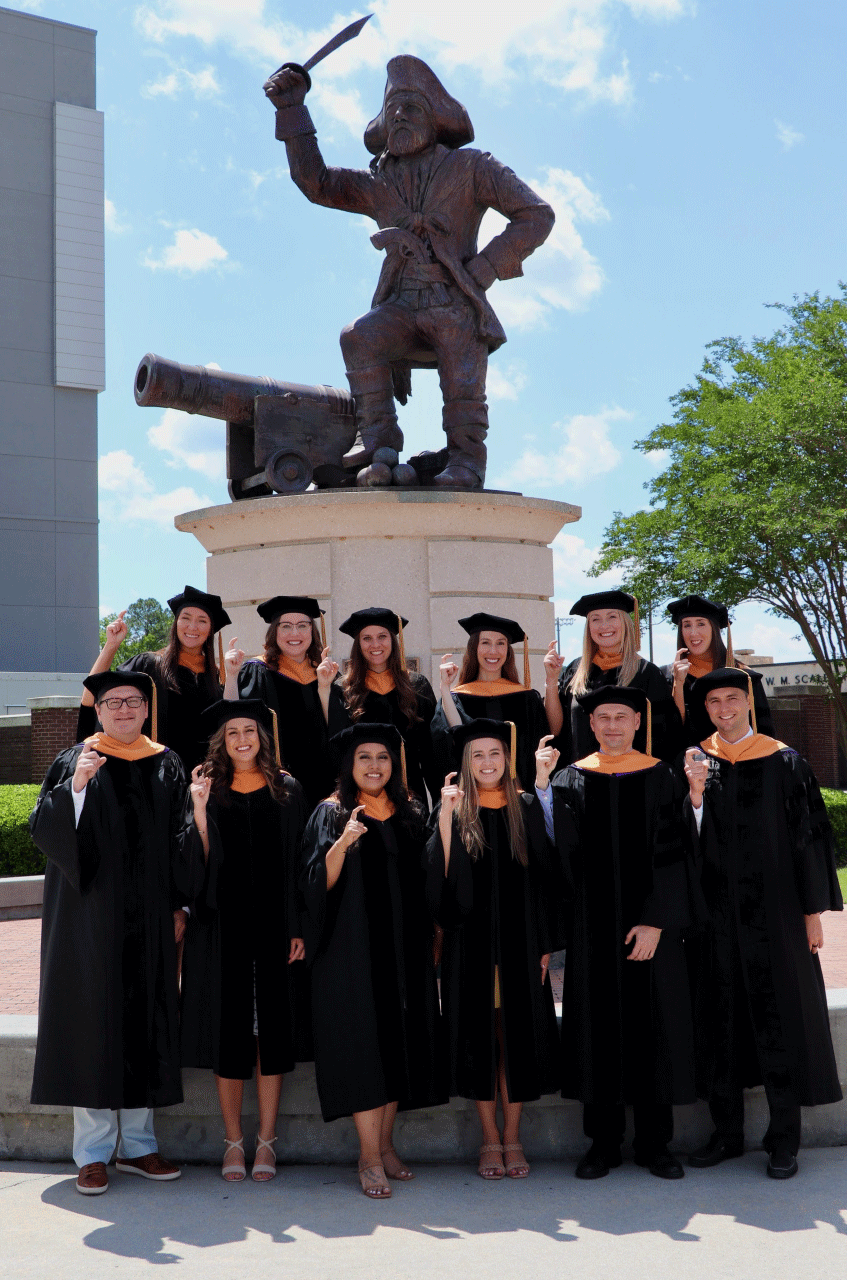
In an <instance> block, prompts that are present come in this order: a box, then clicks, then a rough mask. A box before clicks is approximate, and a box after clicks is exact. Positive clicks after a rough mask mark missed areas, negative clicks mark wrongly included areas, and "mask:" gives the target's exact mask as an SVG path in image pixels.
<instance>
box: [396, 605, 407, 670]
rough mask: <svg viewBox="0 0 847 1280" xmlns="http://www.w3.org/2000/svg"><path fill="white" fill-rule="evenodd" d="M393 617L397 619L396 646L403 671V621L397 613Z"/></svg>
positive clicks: (404, 665)
mask: <svg viewBox="0 0 847 1280" xmlns="http://www.w3.org/2000/svg"><path fill="white" fill-rule="evenodd" d="M394 616H395V618H396V619H397V645H398V647H399V649H400V666H401V667H402V668H403V670H404V671H405V670H406V644H405V641H404V640H403V619H402V618H401V617H400V614H399V613H396V614H395V615H394Z"/></svg>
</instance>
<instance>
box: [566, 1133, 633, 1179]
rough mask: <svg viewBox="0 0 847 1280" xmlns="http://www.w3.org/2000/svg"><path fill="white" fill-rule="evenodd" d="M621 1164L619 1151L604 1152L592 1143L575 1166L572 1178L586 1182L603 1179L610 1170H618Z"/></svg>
mask: <svg viewBox="0 0 847 1280" xmlns="http://www.w3.org/2000/svg"><path fill="white" fill-rule="evenodd" d="M622 1163H623V1161H622V1160H621V1153H620V1150H617V1151H615V1150H612V1151H609V1150H608V1149H607V1150H604V1149H603V1148H602V1147H598V1146H596V1145H595V1143H593V1142H592V1144H591V1146H590V1147H589V1148H588V1150H587V1151H586V1153H585V1155H584V1156H583V1157H582V1159H581V1160H580V1162H579V1164H578V1165H577V1166H576V1169H575V1170H574V1177H575V1178H585V1179H586V1181H587V1180H589V1179H594V1178H605V1177H606V1174H607V1173H608V1172H609V1170H610V1169H618V1168H620V1166H621V1164H622Z"/></svg>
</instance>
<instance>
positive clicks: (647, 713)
mask: <svg viewBox="0 0 847 1280" xmlns="http://www.w3.org/2000/svg"><path fill="white" fill-rule="evenodd" d="M577 702H578V703H579V705H580V706H581V707H582V709H583V711H585V712H586V714H587V715H591V714H592V713H593V712H595V711H596V710H597V708H598V707H605V706H618V707H621V706H623V707H629V708H630V710H631V711H637V712H638V713H639V714H640V715H642V716H644V717H645V725H646V730H647V748H646V754H647V755H648V756H649V755H652V754H653V717H652V714H651V703H650V699H649V698H648V697H647V694H646V693H645V692H644V690H643V689H637V688H635V687H634V686H633V685H631V684H624V685H617V684H607V685H603V686H602V687H601V688H599V689H590V690H589V691H588V693H581V694H579V695H578V696H577Z"/></svg>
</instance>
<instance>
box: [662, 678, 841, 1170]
mask: <svg viewBox="0 0 847 1280" xmlns="http://www.w3.org/2000/svg"><path fill="white" fill-rule="evenodd" d="M691 698H692V707H696V708H703V707H705V710H706V712H707V714H708V716H709V719H710V720H711V722H712V724H713V725H714V727H715V732H714V733H713V734H712V735H711V737H709V738H707V739H706V740H705V741H704V742H702V743H701V744H700V746H699V748H698V747H690V748H689V749H688V751H687V752H686V753H685V774H686V777H687V779H688V787H689V795H688V799H687V801H686V807H687V808H690V816H691V818H692V819H693V821H692V827H693V828H695V829H696V839H697V840H698V842H699V866H700V880H701V885H702V890H703V896H704V898H705V900H706V905H707V907H708V910H709V924H708V928H707V930H706V933H705V936H704V938H703V940H702V944H701V947H700V956H699V964H698V975H697V1017H696V1026H697V1038H698V1043H697V1076H698V1086H699V1092H700V1094H701V1096H703V1097H706V1098H708V1101H709V1109H710V1111H711V1114H712V1120H713V1122H714V1125H715V1132H714V1133H713V1135H712V1137H711V1138H710V1139H709V1141H708V1142H707V1143H706V1145H705V1146H704V1147H702V1148H701V1149H700V1150H699V1151H696V1152H694V1154H693V1155H691V1157H690V1158H689V1163H690V1164H691V1165H693V1166H694V1167H695V1168H707V1167H709V1166H711V1165H716V1164H720V1162H721V1161H723V1160H728V1159H731V1158H732V1157H734V1156H740V1155H741V1154H742V1153H743V1151H744V1093H743V1090H744V1088H745V1087H750V1086H753V1085H757V1084H762V1085H764V1089H765V1094H766V1096H767V1101H768V1108H769V1112H770V1123H769V1125H768V1129H767V1132H766V1134H765V1136H764V1139H763V1143H762V1145H763V1146H764V1148H765V1150H766V1151H767V1152H768V1157H769V1158H768V1164H767V1173H768V1175H769V1176H770V1177H771V1178H791V1177H793V1176H794V1174H795V1173H796V1172H797V1167H798V1166H797V1152H798V1150H799V1147H800V1107H801V1105H805V1106H814V1105H818V1104H820V1103H827V1102H838V1101H839V1100H840V1098H841V1088H840V1085H839V1082H838V1070H837V1067H836V1063H835V1055H834V1053H833V1049H832V1038H831V1035H830V1028H829V1014H828V1010H827V1001H826V990H825V988H824V982H823V975H822V974H821V967H820V961H819V959H818V951H819V950H820V948H821V947H822V946H823V930H822V928H821V920H820V913H821V912H822V911H840V910H841V909H842V906H843V903H842V900H841V891H840V889H839V885H838V877H837V875H836V871H835V857H834V850H833V843H832V831H831V828H830V825H829V820H828V818H827V816H826V810H825V808H824V805H823V801H822V799H821V794H820V790H819V788H818V784H817V782H816V780H815V776H814V774H813V773H812V771H811V769H810V768H809V766H808V764H807V763H806V761H805V760H803V759H802V758H801V757H800V756H799V755H798V754H797V752H796V751H792V750H791V749H790V748H789V747H787V746H786V745H785V744H784V743H783V742H778V741H777V740H776V739H775V738H770V737H767V736H766V735H765V734H761V733H757V732H756V730H755V728H754V725H751V715H752V714H753V711H752V708H753V698H752V690H751V684H750V680H749V677H748V674H747V672H746V671H744V670H740V669H737V668H734V667H732V668H720V669H718V670H715V671H711V672H709V673H708V675H704V676H701V677H700V679H699V680H697V681H696V682H695V683H694V686H693V688H692V691H691ZM754 724H755V721H754Z"/></svg>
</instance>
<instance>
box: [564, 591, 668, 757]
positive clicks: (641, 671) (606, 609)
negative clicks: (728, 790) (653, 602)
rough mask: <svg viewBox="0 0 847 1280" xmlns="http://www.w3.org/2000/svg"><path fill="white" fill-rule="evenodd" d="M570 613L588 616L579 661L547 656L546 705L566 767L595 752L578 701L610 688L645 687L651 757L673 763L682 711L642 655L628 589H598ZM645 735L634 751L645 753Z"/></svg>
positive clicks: (644, 730) (640, 733)
mask: <svg viewBox="0 0 847 1280" xmlns="http://www.w3.org/2000/svg"><path fill="white" fill-rule="evenodd" d="M571 614H572V615H576V616H577V617H582V618H585V632H584V635H583V640H582V653H581V655H580V657H579V658H574V659H573V661H572V662H570V663H568V665H567V666H565V665H564V660H563V659H562V658H561V657H560V656H559V654H558V653H557V652H556V646H555V644H551V645H550V647H549V648H548V650H547V654H546V655H545V658H544V670H545V677H546V684H545V693H544V705H545V707H546V708H547V719H548V720H549V721H550V729H551V732H552V733H554V734H555V735H556V742H555V746H556V748H557V750H558V751H559V753H560V756H561V761H562V765H563V766H564V765H566V764H573V763H574V761H575V760H582V759H583V758H584V757H585V756H588V755H590V754H591V753H592V752H593V751H596V750H597V739H596V738H595V737H594V734H593V733H592V732H591V725H590V724H589V717H588V714H587V712H585V711H584V710H583V709H582V707H581V706H580V704H579V701H578V699H579V698H580V697H581V696H582V695H583V694H586V693H591V692H592V691H593V690H595V689H602V688H605V686H606V685H618V686H620V687H626V686H629V685H631V686H632V687H633V688H635V689H643V691H644V693H645V694H646V695H647V698H648V700H649V702H650V712H651V724H652V740H653V754H654V755H655V756H657V757H658V758H659V759H661V760H667V761H670V760H673V759H674V757H675V756H676V754H677V752H678V750H679V741H680V738H679V732H680V724H681V721H680V717H679V712H678V711H677V709H676V707H675V705H674V702H673V700H672V698H671V697H670V691H669V689H668V685H667V680H666V679H665V677H664V676H663V675H662V672H661V671H660V670H659V668H658V667H657V666H655V665H654V664H653V663H652V662H648V660H647V659H646V658H642V657H641V655H640V653H639V652H638V649H639V645H640V643H641V629H640V626H639V624H638V621H637V619H638V602H637V601H636V599H635V597H634V596H631V595H629V594H628V593H627V592H626V591H595V592H593V593H592V594H591V595H587V596H582V597H581V598H580V599H579V600H577V602H576V604H575V605H574V606H573V608H572V609H571ZM646 735H647V726H646V724H644V725H642V726H641V728H640V729H639V730H638V733H637V735H636V738H635V749H636V751H643V750H644V748H645V744H646V741H647V736H646Z"/></svg>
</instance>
